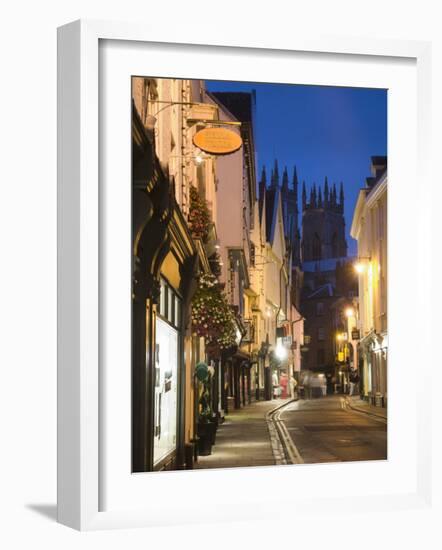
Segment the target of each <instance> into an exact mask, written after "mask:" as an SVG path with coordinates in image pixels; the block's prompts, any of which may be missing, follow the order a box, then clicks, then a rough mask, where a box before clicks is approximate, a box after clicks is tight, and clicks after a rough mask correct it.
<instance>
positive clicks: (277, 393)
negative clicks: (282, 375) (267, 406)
mask: <svg viewBox="0 0 442 550" xmlns="http://www.w3.org/2000/svg"><path fill="white" fill-rule="evenodd" d="M272 385H273V397H274V398H276V397H279V396H280V394H281V388H280V386H279V380H278V375H277V373H276V371H273V374H272Z"/></svg>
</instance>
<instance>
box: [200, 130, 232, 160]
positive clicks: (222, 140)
mask: <svg viewBox="0 0 442 550" xmlns="http://www.w3.org/2000/svg"><path fill="white" fill-rule="evenodd" d="M193 143H194V145H196V147H199V148H200V149H201V151H204V152H206V153H210V154H212V155H228V154H229V153H234V152H235V151H238V149H240V147H241V145H242V139H241V137H240V136H239V135H238V134H237V133H235V132H233V131H232V130H227V128H204V130H200V131H199V132H197V133H196V134H195V135H194V136H193Z"/></svg>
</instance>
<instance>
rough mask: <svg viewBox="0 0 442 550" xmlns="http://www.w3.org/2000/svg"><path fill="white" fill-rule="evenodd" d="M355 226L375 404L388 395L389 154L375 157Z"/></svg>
mask: <svg viewBox="0 0 442 550" xmlns="http://www.w3.org/2000/svg"><path fill="white" fill-rule="evenodd" d="M371 170H372V175H371V177H369V178H367V180H366V185H365V187H364V188H363V189H361V190H360V192H359V196H358V200H357V203H356V208H355V212H354V216H353V222H352V227H351V236H352V237H353V238H355V239H356V240H357V242H358V263H357V266H356V267H357V270H358V273H359V322H360V333H361V334H360V336H361V340H360V350H359V352H360V353H359V356H360V362H359V363H360V369H361V371H362V372H361V379H362V385H361V391H362V394H363V396H364V397H365V398H366V399H369V400H370V401H371V402H372V403H373V404H376V405H386V404H387V398H388V385H387V358H388V325H387V320H388V287H387V279H388V262H387V241H388V239H387V237H388V235H387V184H388V174H387V158H386V157H372V166H371Z"/></svg>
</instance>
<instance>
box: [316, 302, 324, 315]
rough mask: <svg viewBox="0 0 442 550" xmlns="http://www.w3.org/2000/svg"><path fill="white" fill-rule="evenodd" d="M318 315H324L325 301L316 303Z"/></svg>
mask: <svg viewBox="0 0 442 550" xmlns="http://www.w3.org/2000/svg"><path fill="white" fill-rule="evenodd" d="M316 315H317V316H320V315H324V303H323V302H318V303H317V304H316Z"/></svg>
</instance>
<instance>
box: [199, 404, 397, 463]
mask: <svg viewBox="0 0 442 550" xmlns="http://www.w3.org/2000/svg"><path fill="white" fill-rule="evenodd" d="M278 407H279V409H278ZM275 409H276V411H275V413H273V414H272V411H274V410H275ZM277 425H278V426H279V427H278V429H275V428H274V426H275V427H276V426H277ZM285 434H287V435H286V439H291V441H288V442H287V440H286V441H284V435H285ZM284 449H285V451H284ZM386 458H387V421H386V411H385V409H380V408H374V407H370V406H369V405H367V404H366V403H365V402H362V401H360V400H359V399H358V398H347V397H343V396H329V397H324V398H319V399H311V400H299V401H290V400H281V399H280V400H273V401H260V402H256V403H252V404H251V405H248V406H246V407H244V408H242V409H240V410H238V411H233V412H232V413H231V414H229V415H228V418H227V419H226V421H225V422H224V424H222V425H221V426H220V427H219V429H218V433H217V436H216V443H215V445H214V447H213V449H212V454H211V455H209V456H200V457H199V458H198V463H197V464H196V465H195V467H196V468H235V467H242V466H268V465H275V464H287V463H289V464H290V463H306V464H308V463H320V462H344V461H361V460H385V459H386Z"/></svg>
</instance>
